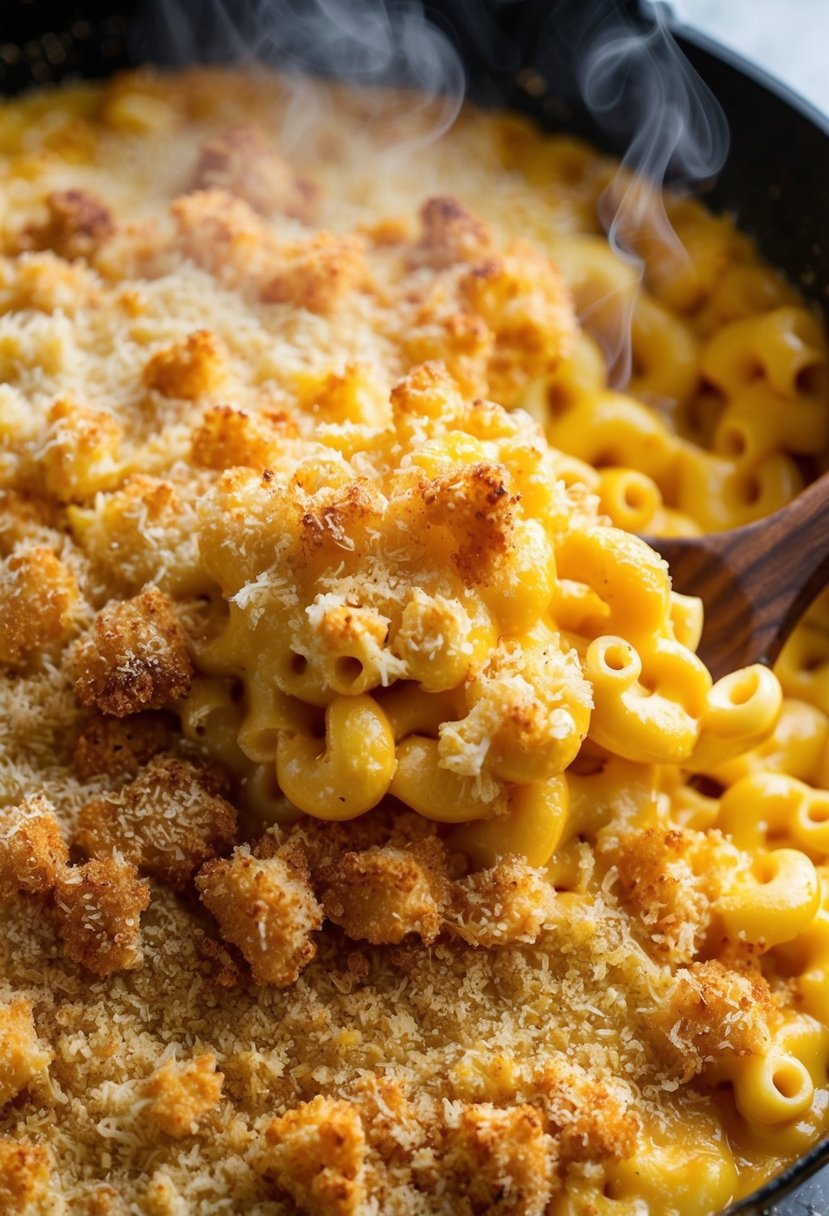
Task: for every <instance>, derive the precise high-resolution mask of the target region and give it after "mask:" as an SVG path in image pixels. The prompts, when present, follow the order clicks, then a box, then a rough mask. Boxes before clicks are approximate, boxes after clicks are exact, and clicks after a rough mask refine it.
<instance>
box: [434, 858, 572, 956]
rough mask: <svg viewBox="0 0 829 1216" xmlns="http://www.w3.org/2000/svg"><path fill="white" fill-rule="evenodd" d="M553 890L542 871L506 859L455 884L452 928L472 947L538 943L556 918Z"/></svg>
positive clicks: (520, 859)
mask: <svg viewBox="0 0 829 1216" xmlns="http://www.w3.org/2000/svg"><path fill="white" fill-rule="evenodd" d="M555 914H556V907H555V891H554V890H553V888H552V887H551V886H550V882H549V880H548V879H547V877H546V876H545V875H544V873H543V872H542V871H541V870H537V869H534V868H533V867H532V866H530V865H528V864H527V862H526V861H525V860H524V859H523V858H520V857H503V858H501V860H500V861H498V862H497V863H496V864H495V865H494V866H492V867H491V869H488V870H479V871H478V872H477V873H475V874H470V875H469V876H468V877H466V878H462V879H461V880H460V881H459V882H458V883H457V884H456V885H455V898H454V902H453V909H452V919H451V922H450V923H451V926H452V929H453V930H454V931H455V932H456V933H457V934H458V936H459V937H462V938H463V940H464V941H465V942H468V943H469V945H470V946H481V947H492V946H506V945H510V944H511V943H513V942H534V941H536V940H537V938H538V936H539V935H540V933H541V932H542V930H543V928H544V926H545V925H546V924H548V923H549V922H550V921H552V920H553V919H554V918H555Z"/></svg>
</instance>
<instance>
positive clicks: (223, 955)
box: [199, 936, 242, 988]
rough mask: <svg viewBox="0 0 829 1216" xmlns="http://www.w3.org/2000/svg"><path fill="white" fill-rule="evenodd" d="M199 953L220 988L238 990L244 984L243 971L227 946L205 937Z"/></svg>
mask: <svg viewBox="0 0 829 1216" xmlns="http://www.w3.org/2000/svg"><path fill="white" fill-rule="evenodd" d="M199 953H200V954H201V955H202V957H203V959H204V960H205V963H206V964H207V966H208V968H209V974H210V975H211V977H212V979H213V982H214V983H215V984H216V985H217V986H218V987H219V988H237V987H238V986H239V984H240V983H241V982H242V969H241V967H240V966H239V964H238V963H237V962H236V960H235V959H234V957H233V955H232V954H231V953H230V950H228V948H227V946H224V945H223V944H222V943H221V942H217V941H214V940H213V938H212V937H206V936H205V937H203V938H202V939H201V941H200V942H199Z"/></svg>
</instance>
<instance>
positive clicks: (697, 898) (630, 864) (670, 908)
mask: <svg viewBox="0 0 829 1216" xmlns="http://www.w3.org/2000/svg"><path fill="white" fill-rule="evenodd" d="M700 845H701V840H700V837H699V836H698V834H695V833H693V832H690V831H683V830H682V829H678V828H671V829H662V828H646V829H645V830H644V831H642V832H637V833H635V834H634V835H632V836H630V837H629V838H628V839H626V840H623V841H622V843H621V845H620V847H619V850H618V855H617V856H618V860H616V868H617V871H618V875H619V877H618V891H619V897H620V899H621V901H622V903H623V904H624V906H625V907H626V908H627V909H628V910H629V911H630V912H631V914H632V915H633V916H635V917H638V918H639V920H640V922H641V924H642V927H643V939H644V941H645V942H646V944H647V946H648V948H649V949H650V950H652V951H653V952H654V953H655V954H657V955H659V956H660V957H663V958H667V959H669V960H670V961H671V962H672V963H674V964H677V963H684V962H689V961H690V960H691V959H692V958H693V957H694V955H695V953H696V951H697V949H698V947H699V944H700V942H701V940H702V938H703V936H704V934H705V931H706V929H707V928H708V926H709V924H710V921H711V898H710V886H711V884H712V882H713V879H714V875H713V873H712V872H711V867H710V863H709V865H708V867H707V872H706V867H704V866H701V865H700V862H699V857H698V855H697V854H698V852H699V847H700Z"/></svg>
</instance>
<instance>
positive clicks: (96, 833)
mask: <svg viewBox="0 0 829 1216" xmlns="http://www.w3.org/2000/svg"><path fill="white" fill-rule="evenodd" d="M235 835H236V811H235V810H234V808H233V807H232V806H231V805H230V803H229V802H227V801H226V800H225V799H224V798H221V797H218V796H217V795H216V794H215V781H213V780H211V774H210V771H209V770H204V769H198V768H196V767H195V766H194V765H192V764H190V763H188V762H187V761H185V760H176V759H175V758H174V757H172V756H161V757H158V756H157V757H155V758H154V759H152V760H151V761H150V762H149V764H148V765H147V766H146V768H144V769H143V770H142V771H141V773H140V774H139V776H138V777H136V779H135V780H134V781H133V782H132V783H131V784H130V785H126V786H124V787H123V789H121V790H120V791H118V792H117V793H113V794H108V795H104V796H102V797H100V798H95V799H93V801H92V802H88V803H87V804H86V805H85V806H84V807H83V808H82V810H81V812H80V815H79V816H78V826H77V830H76V833H75V840H74V843H75V844H77V845H79V846H80V848H82V849H84V850H85V851H86V853H88V854H89V855H90V856H91V857H99V858H104V857H111V856H113V855H117V856H120V857H123V858H124V860H125V861H129V862H132V864H133V865H135V866H137V867H138V868H139V869H141V870H144V871H145V872H146V873H147V874H151V875H152V876H153V877H154V878H157V879H158V880H159V881H160V882H166V883H169V885H170V886H172V887H182V886H183V885H184V884H185V883H186V882H187V880H188V879H190V878H192V876H193V874H194V873H195V872H196V870H197V869H198V868H199V866H201V865H202V864H203V863H204V862H205V861H208V860H209V859H210V858H211V857H215V856H216V854H217V853H221V852H223V851H224V850H225V849H228V848H230V846H231V844H232V843H233V841H234V838H235Z"/></svg>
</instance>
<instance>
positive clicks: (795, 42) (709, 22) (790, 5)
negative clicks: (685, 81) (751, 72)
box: [668, 0, 829, 114]
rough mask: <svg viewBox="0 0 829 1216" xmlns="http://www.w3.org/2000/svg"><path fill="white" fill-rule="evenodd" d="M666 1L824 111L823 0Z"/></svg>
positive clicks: (828, 20)
mask: <svg viewBox="0 0 829 1216" xmlns="http://www.w3.org/2000/svg"><path fill="white" fill-rule="evenodd" d="M668 7H669V8H670V9H672V10H673V12H674V13H675V14H676V16H677V17H678V18H680V20H682V21H683V22H686V23H687V24H689V25H692V26H695V27H696V28H697V29H699V30H702V31H703V32H704V33H706V34H708V35H710V36H711V37H712V38H715V39H716V40H717V41H718V42H722V43H724V44H725V45H726V46H730V47H732V48H733V50H735V51H738V52H739V53H740V54H741V55H743V56H745V58H747V59H750V60H753V61H754V62H755V63H757V64H759V65H760V66H761V67H763V68H765V70H766V71H768V72H770V73H771V74H772V75H773V76H778V77H779V78H780V79H781V80H783V81H785V82H786V84H788V85H789V86H790V87H791V88H793V89H795V90H796V91H797V92H798V93H800V94H801V95H802V96H803V97H806V98H807V99H808V100H809V101H811V102H812V104H813V105H816V106H817V107H818V108H819V109H821V110H823V111H824V113H827V114H829V0H668Z"/></svg>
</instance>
